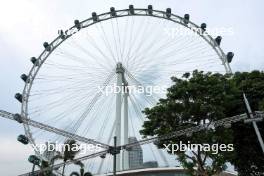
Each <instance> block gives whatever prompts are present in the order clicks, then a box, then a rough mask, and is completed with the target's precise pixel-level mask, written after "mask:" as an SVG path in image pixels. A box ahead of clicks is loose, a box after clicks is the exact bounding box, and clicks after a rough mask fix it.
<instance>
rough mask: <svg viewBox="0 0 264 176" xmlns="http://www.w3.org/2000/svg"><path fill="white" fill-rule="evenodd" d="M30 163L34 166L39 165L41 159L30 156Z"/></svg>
mask: <svg viewBox="0 0 264 176" xmlns="http://www.w3.org/2000/svg"><path fill="white" fill-rule="evenodd" d="M28 161H29V162H30V163H32V164H35V165H39V164H40V159H39V158H38V157H37V156H35V155H30V156H29V157H28Z"/></svg>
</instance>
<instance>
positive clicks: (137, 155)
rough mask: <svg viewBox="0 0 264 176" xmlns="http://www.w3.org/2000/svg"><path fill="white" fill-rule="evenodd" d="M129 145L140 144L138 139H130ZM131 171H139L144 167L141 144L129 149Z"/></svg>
mask: <svg viewBox="0 0 264 176" xmlns="http://www.w3.org/2000/svg"><path fill="white" fill-rule="evenodd" d="M128 143H130V144H131V143H138V140H137V138H136V137H129V138H128ZM128 159H129V169H138V168H142V166H143V151H142V148H141V146H140V144H138V145H135V146H133V147H131V148H130V149H129V152H128Z"/></svg>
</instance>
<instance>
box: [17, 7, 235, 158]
mask: <svg viewBox="0 0 264 176" xmlns="http://www.w3.org/2000/svg"><path fill="white" fill-rule="evenodd" d="M133 10H134V13H130V9H123V10H115V12H116V15H112V13H111V12H105V13H102V14H99V15H96V17H97V20H95V19H94V18H93V17H90V18H88V19H86V20H83V21H81V22H79V24H80V26H77V25H73V26H72V27H70V28H69V29H67V30H66V31H65V32H63V33H62V34H60V35H59V36H57V37H56V38H55V39H54V40H53V41H52V42H51V43H50V44H48V46H47V47H46V48H45V49H44V50H43V52H42V53H41V54H40V55H39V56H38V57H37V58H36V59H37V62H36V63H34V64H33V66H32V68H31V69H30V72H29V74H28V75H27V76H28V79H27V81H25V86H24V89H23V92H22V103H21V115H22V116H23V117H25V118H27V119H30V117H29V116H28V99H29V96H30V92H31V88H32V85H33V82H34V80H35V77H36V75H37V74H38V71H39V70H40V68H41V66H42V64H43V63H44V62H45V61H46V60H47V58H48V57H49V56H50V55H51V54H52V52H53V51H54V50H56V48H57V47H58V46H60V44H62V43H63V42H64V41H66V40H67V39H68V38H70V37H72V36H73V35H74V34H76V33H78V32H79V31H80V30H82V29H84V28H87V27H89V26H92V25H94V24H97V23H100V22H103V21H107V20H111V19H113V18H120V17H129V16H145V17H153V18H162V19H165V20H168V21H172V22H174V23H177V24H178V25H181V26H184V27H186V28H188V29H189V30H191V29H201V28H200V26H198V25H196V24H195V23H193V22H192V21H190V20H188V23H187V24H186V23H184V18H183V17H180V16H178V15H175V14H173V13H171V14H170V17H168V16H167V15H166V14H167V12H166V11H161V10H154V9H153V10H152V12H153V13H152V14H151V15H150V14H149V13H148V9H145V8H134V9H133ZM197 34H198V35H199V36H200V37H201V38H203V39H204V40H205V41H206V42H207V43H208V44H209V45H210V46H211V47H212V49H213V50H214V51H215V53H216V54H217V55H218V56H219V59H221V61H222V65H223V66H224V67H225V71H226V73H232V70H231V67H230V65H229V63H228V61H227V56H226V54H225V53H224V52H223V50H222V49H221V47H220V45H218V44H217V43H216V41H215V39H213V37H212V36H211V35H209V34H207V35H204V34H201V33H198V32H197ZM23 126H24V130H25V134H26V136H27V137H28V138H29V141H30V143H31V144H33V145H34V146H36V144H35V140H34V138H33V136H32V133H31V130H30V127H29V125H28V124H26V123H24V124H23ZM35 153H36V154H37V155H38V156H40V157H42V158H43V156H42V155H41V154H40V152H39V151H35Z"/></svg>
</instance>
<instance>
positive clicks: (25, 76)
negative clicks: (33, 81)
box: [20, 74, 28, 82]
mask: <svg viewBox="0 0 264 176" xmlns="http://www.w3.org/2000/svg"><path fill="white" fill-rule="evenodd" d="M20 78H21V79H22V80H23V81H24V82H27V81H28V76H27V75H26V74H22V75H21V76H20Z"/></svg>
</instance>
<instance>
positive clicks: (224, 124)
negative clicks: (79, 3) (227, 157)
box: [19, 112, 264, 176]
mask: <svg viewBox="0 0 264 176" xmlns="http://www.w3.org/2000/svg"><path fill="white" fill-rule="evenodd" d="M256 116H257V118H256V119H258V118H261V120H263V118H264V112H256ZM248 119H249V118H248V115H247V114H241V115H236V116H233V117H227V118H224V119H221V120H218V121H215V122H213V123H211V124H202V125H197V126H194V127H190V128H186V129H182V130H179V131H175V132H172V133H169V134H167V135H163V136H158V137H153V138H148V139H145V140H141V141H139V142H137V143H131V144H126V145H123V146H117V147H116V149H115V150H128V149H129V148H131V147H133V146H136V145H138V144H140V145H145V144H149V143H152V142H156V141H163V140H168V139H171V138H173V137H178V136H183V135H190V134H193V133H196V132H199V131H202V130H207V129H215V128H217V127H225V128H229V127H230V126H231V124H232V123H236V122H239V121H244V122H246V121H247V120H248ZM113 150H114V149H113V147H110V148H109V150H105V151H101V152H98V153H94V154H91V155H87V156H84V157H80V158H77V159H74V160H71V161H67V162H66V165H68V164H72V163H74V162H76V161H83V160H87V159H91V158H95V157H98V156H102V155H105V154H107V153H110V154H112V153H113ZM114 152H115V151H114ZM63 164H64V163H59V164H56V165H54V166H53V168H58V167H61V166H63ZM50 169H51V168H45V169H43V170H42V171H47V170H50ZM39 172H40V170H38V171H35V172H34V173H39ZM29 174H30V173H26V174H22V175H19V176H28V175H29Z"/></svg>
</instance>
